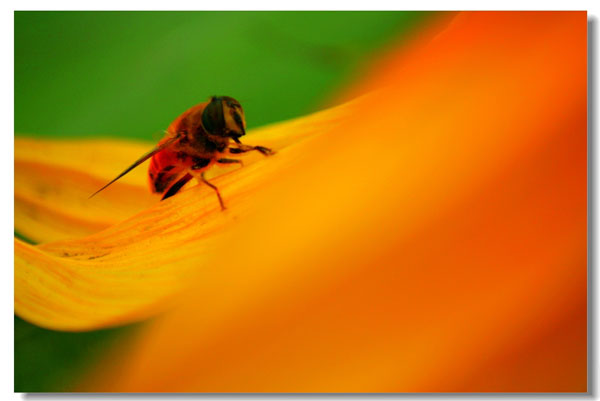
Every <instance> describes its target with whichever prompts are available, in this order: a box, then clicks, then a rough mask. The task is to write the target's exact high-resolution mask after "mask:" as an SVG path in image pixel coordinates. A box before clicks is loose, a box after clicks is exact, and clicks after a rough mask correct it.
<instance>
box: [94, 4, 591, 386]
mask: <svg viewBox="0 0 600 401" xmlns="http://www.w3.org/2000/svg"><path fill="white" fill-rule="evenodd" d="M585 39H586V15H585V13H465V14H461V15H459V17H457V18H456V20H455V21H454V22H453V24H452V25H451V26H450V27H449V29H448V30H447V31H445V32H444V33H443V34H441V35H440V36H439V37H438V38H436V40H435V41H433V42H431V43H430V44H429V45H427V47H426V48H423V49H419V51H418V52H417V53H415V54H414V55H412V56H411V57H410V58H408V59H406V60H405V64H402V68H401V69H399V70H398V71H399V72H398V73H397V74H395V75H392V76H390V78H389V80H390V81H389V83H388V84H387V85H386V86H387V87H388V89H387V90H383V91H382V92H379V93H378V94H377V95H376V96H375V97H370V98H363V99H361V100H360V101H359V102H358V103H357V104H358V105H359V106H360V107H359V108H358V110H357V114H355V115H351V116H350V117H348V120H346V121H345V122H344V123H343V124H341V125H340V126H338V127H334V128H333V129H330V130H328V131H326V132H324V133H323V134H322V135H319V136H315V137H313V138H311V139H308V140H304V141H302V142H301V143H298V144H297V145H294V146H291V147H289V148H288V149H286V150H285V151H282V152H280V154H279V155H278V156H276V157H274V158H272V159H266V160H263V161H261V162H260V163H256V164H255V165H254V166H253V168H252V169H248V170H241V171H240V174H239V175H236V176H235V178H236V179H235V182H229V181H228V179H229V178H231V179H232V180H233V177H234V176H233V174H232V175H231V176H224V177H221V178H222V180H221V181H220V185H223V188H225V189H226V190H225V191H224V192H225V194H224V195H225V198H226V199H229V202H230V212H228V213H234V214H236V215H237V216H238V218H237V219H236V220H235V224H231V225H228V229H227V230H214V231H212V232H209V231H210V230H209V231H207V230H208V229H207V228H200V227H197V226H196V225H195V223H193V224H192V223H190V224H192V226H189V227H181V226H177V228H176V229H177V231H178V234H177V236H178V242H173V251H174V252H180V251H181V249H182V248H187V247H188V246H189V245H190V243H192V244H193V246H195V247H202V248H203V250H202V251H198V252H197V253H194V254H191V253H188V252H183V254H186V255H187V256H186V259H182V262H185V263H191V264H193V263H194V262H192V261H191V260H190V259H194V260H195V261H196V262H195V263H196V265H197V269H196V270H195V271H194V273H195V276H190V278H189V282H190V285H192V286H193V290H192V291H190V292H189V293H188V294H187V295H186V297H185V298H184V301H182V302H181V303H180V304H179V306H178V307H176V308H175V309H173V310H172V311H171V312H169V313H167V314H165V315H164V316H162V317H160V318H157V319H155V320H154V321H153V322H151V323H150V324H149V325H148V326H147V327H146V330H145V331H142V332H141V337H140V338H139V339H138V341H137V342H136V343H135V344H128V346H127V349H125V348H122V349H119V350H117V351H116V352H115V355H114V356H113V358H110V359H108V360H107V362H106V365H104V366H102V367H101V368H102V369H101V370H99V371H98V375H97V376H96V377H95V380H91V381H90V382H89V383H87V386H86V387H84V389H86V390H88V391H89V390H92V391H101V390H112V391H150V392H159V391H160V392H162V391H169V392H172V391H192V392H226V391H232V392H340V391H343V392H396V391H403V392H420V391H428V392H439V391H442V392H446V391H510V392H529V391H536V392H538V391H567V392H582V391H585V390H586V40H585ZM245 174H249V175H251V176H252V178H253V181H250V180H249V181H246V179H245ZM250 182H252V185H249V186H248V187H247V188H245V190H244V189H242V187H244V186H246V185H247V184H250ZM201 193H206V191H202V189H201V188H195V189H193V190H190V191H187V192H185V193H184V194H182V196H180V197H177V198H176V199H175V200H174V202H173V203H177V204H178V205H179V206H183V207H184V208H183V209H179V210H180V213H181V215H182V216H186V217H187V219H188V220H186V221H189V219H191V218H192V216H194V213H191V214H190V212H191V211H192V210H196V212H198V210H204V207H206V206H205V205H206V204H205V203H204V202H205V201H206V200H205V199H204V198H200V200H198V201H197V202H196V203H198V202H199V203H201V204H202V206H199V207H198V206H197V205H193V206H191V205H189V204H188V202H189V201H192V197H193V199H194V200H195V199H197V198H196V197H197V196H198V195H200V194H201ZM188 206H189V207H190V209H187V207H188ZM171 212H172V213H176V211H175V209H173V210H171ZM208 213H210V212H208ZM227 216H228V215H227V214H220V215H218V214H217V215H215V216H213V219H214V220H210V221H212V222H213V223H215V222H216V221H218V220H219V219H226V218H227ZM165 217H166V215H165ZM172 218H173V219H176V218H180V216H173V217H172ZM203 224H208V220H207V223H203ZM152 227H155V226H152ZM217 231H218V235H217V234H216V233H217ZM183 233H186V234H185V235H183ZM194 233H195V234H194ZM200 233H206V236H201V235H200ZM174 237H175V235H171V234H169V233H167V232H165V230H163V231H161V232H160V235H156V236H155V238H156V240H157V242H156V246H158V243H161V242H162V241H169V240H172V239H174ZM215 238H216V239H215ZM207 244H209V245H207ZM154 245H155V243H153V244H152V246H154ZM206 246H209V248H210V250H207V252H206V253H204V250H205V248H204V247H206ZM131 252H134V250H133V249H131ZM108 367H110V369H109V368H108Z"/></svg>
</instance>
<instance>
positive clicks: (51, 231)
mask: <svg viewBox="0 0 600 401" xmlns="http://www.w3.org/2000/svg"><path fill="white" fill-rule="evenodd" d="M341 116H342V112H341V111H335V109H332V110H330V111H328V117H327V118H326V119H322V118H321V117H320V114H319V113H316V114H315V115H314V116H313V117H311V118H303V119H301V120H292V121H288V122H286V123H285V128H281V127H280V125H278V124H274V125H272V126H269V127H263V128H260V129H256V130H252V131H250V132H249V135H248V136H247V137H245V142H247V143H261V144H263V145H265V146H271V147H274V148H277V149H279V148H283V147H285V146H287V145H289V144H291V143H294V142H295V141H297V140H299V139H300V138H302V137H306V136H310V135H311V133H314V132H318V131H319V130H321V129H322V128H324V127H327V126H328V125H331V124H335V123H336V121H338V120H339V119H340V118H341ZM324 121H325V122H324ZM153 146H154V145H153V144H151V143H144V142H135V141H127V140H117V139H114V140H89V139H88V140H49V139H34V138H27V137H17V138H15V230H16V231H17V232H18V233H19V234H21V235H23V236H25V237H26V238H28V239H31V240H33V241H34V242H37V243H43V242H49V241H56V240H61V239H68V238H78V237H81V236H84V235H89V234H93V233H96V232H98V231H100V230H102V229H104V228H107V227H110V226H112V225H114V224H116V223H118V222H120V221H123V220H125V219H126V218H128V217H130V216H132V215H134V214H135V213H137V212H139V211H141V210H144V209H146V208H148V207H149V206H151V205H153V204H155V203H157V202H158V200H159V198H158V197H156V196H152V195H151V194H150V193H149V191H148V188H147V184H146V182H147V177H146V175H147V172H146V171H147V167H146V164H144V165H142V166H140V167H138V168H137V169H134V170H133V171H131V172H130V173H129V174H127V175H125V176H124V177H123V178H121V179H120V180H119V181H117V182H115V183H114V184H113V185H112V186H111V187H109V188H108V189H106V190H104V191H103V192H101V193H99V194H98V195H96V196H95V197H93V198H92V199H89V196H90V195H91V194H92V193H94V192H95V191H96V190H97V189H98V188H100V187H101V186H103V185H104V184H106V183H107V182H108V181H110V180H111V179H112V178H114V177H116V176H117V175H118V174H119V173H120V172H121V171H122V170H123V169H125V168H126V167H127V166H129V165H130V164H131V163H132V162H133V161H134V160H136V159H137V158H138V157H139V156H140V155H142V154H144V153H146V152H147V151H148V150H150V149H151V148H152V147H153ZM238 158H240V159H242V160H244V163H245V164H246V165H248V164H249V163H252V162H253V161H254V160H257V159H258V158H260V156H258V155H256V154H252V153H250V154H246V155H240V157H238ZM232 168H235V167H218V166H215V167H214V168H213V169H211V171H209V172H208V174H207V176H208V177H215V176H218V175H221V174H224V173H226V172H228V171H231V170H232Z"/></svg>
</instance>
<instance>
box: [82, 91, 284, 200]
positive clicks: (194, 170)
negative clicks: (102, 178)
mask: <svg viewBox="0 0 600 401" xmlns="http://www.w3.org/2000/svg"><path fill="white" fill-rule="evenodd" d="M245 134H246V120H245V118H244V111H243V109H242V106H241V105H240V103H239V102H238V101H237V100H235V99H234V98H231V97H229V96H213V97H211V98H210V100H209V101H208V102H204V103H200V104H198V105H196V106H193V107H191V108H190V109H188V110H186V111H185V112H184V113H183V114H181V115H180V116H179V117H177V118H176V119H175V120H174V121H173V122H172V123H171V125H169V128H168V129H167V131H166V135H165V137H164V138H163V139H162V140H161V141H160V142H159V143H158V145H157V146H156V147H155V148H154V149H152V150H151V151H150V152H148V153H146V154H145V155H143V156H142V157H140V158H139V159H138V160H136V161H135V163H133V164H132V165H131V166H129V167H128V168H127V169H125V171H123V172H122V173H121V174H119V175H118V176H117V177H116V178H115V179H113V180H112V181H110V182H109V183H108V184H106V185H105V186H103V187H102V188H100V189H99V190H98V191H96V192H95V193H94V194H92V195H91V196H90V198H91V197H92V196H94V195H96V194H97V193H98V192H100V191H102V190H103V189H105V188H106V187H108V186H109V185H111V184H112V183H114V182H115V181H117V180H118V179H119V178H121V177H123V176H124V175H125V174H127V173H128V172H130V171H131V170H133V169H134V168H135V167H137V166H139V165H140V164H141V163H143V162H144V161H146V160H148V159H149V158H152V160H151V161H150V167H149V168H148V181H149V184H150V190H151V191H152V192H153V193H156V194H162V195H163V196H162V199H161V200H165V199H167V198H169V197H171V196H173V195H175V194H176V193H177V192H178V191H179V190H180V189H181V188H182V187H183V186H184V185H185V184H186V183H187V182H188V181H190V180H191V179H192V178H194V177H195V178H197V179H198V181H199V182H202V183H204V184H206V185H208V186H209V187H210V188H212V189H213V190H214V191H215V193H216V194H217V198H218V199H219V204H220V205H221V210H224V209H225V204H224V203H223V198H222V197H221V194H220V193H219V189H218V188H217V187H216V186H215V185H214V184H211V183H210V182H209V181H208V180H207V179H206V178H205V177H204V173H205V172H206V170H208V168H209V167H210V166H212V165H213V164H215V163H220V164H231V163H239V164H242V161H241V160H239V159H230V158H227V157H226V156H227V155H229V154H240V153H245V152H249V151H253V150H256V151H258V152H260V153H262V154H263V155H265V156H269V155H272V154H273V153H274V152H273V151H272V150H271V149H269V148H266V147H264V146H250V145H245V144H243V143H241V141H240V137H242V136H244V135H245ZM231 141H233V143H232V142H231Z"/></svg>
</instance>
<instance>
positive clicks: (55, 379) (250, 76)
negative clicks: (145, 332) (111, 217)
mask: <svg viewBox="0 0 600 401" xmlns="http://www.w3.org/2000/svg"><path fill="white" fill-rule="evenodd" d="M432 16H433V14H432V13H426V12H15V135H17V136H18V135H22V134H27V135H36V136H52V137H71V138H76V137H92V136H95V137H98V136H103V137H126V138H138V139H146V140H149V141H155V140H157V139H159V138H160V137H161V136H162V135H161V131H162V130H164V129H166V127H167V126H168V125H169V123H170V122H171V121H172V120H173V119H174V118H175V117H177V116H178V115H179V114H180V113H181V112H183V111H184V110H186V109H187V108H189V107H190V106H192V105H194V104H197V103H200V102H202V101H205V100H206V99H207V98H208V97H209V96H211V95H228V96H233V97H235V98H237V99H238V100H239V101H240V102H241V103H242V106H243V107H244V110H245V113H246V119H247V123H248V127H249V128H252V127H257V126H261V125H264V124H267V123H271V122H276V121H282V120H286V119H289V118H292V117H297V116H301V115H304V114H306V113H309V112H312V111H316V110H318V109H320V108H321V107H323V105H325V104H326V102H327V100H328V99H331V97H332V96H333V95H334V94H335V93H336V91H339V90H340V89H342V88H344V86H345V85H348V84H349V83H351V82H352V81H353V79H355V78H356V76H358V75H360V72H361V71H362V70H363V69H364V68H366V67H367V66H368V65H369V61H370V60H372V58H373V56H374V55H376V54H377V53H378V52H380V51H381V50H382V49H384V48H385V45H386V44H388V43H392V42H394V43H396V42H397V41H398V40H401V39H402V38H406V37H409V36H410V35H411V34H412V33H413V32H414V31H415V30H417V29H418V28H419V26H420V25H421V24H424V23H426V21H427V20H428V19H430V18H432ZM17 235H18V233H17ZM136 327H137V326H129V327H124V328H117V329H110V330H101V331H95V332H89V333H61V332H54V331H51V330H45V329H41V328H38V327H36V326H33V325H31V324H29V323H27V322H25V321H23V320H21V319H19V318H18V317H15V391H17V392H37V391H43V392H51V391H68V390H70V389H71V388H72V387H73V385H74V383H77V381H78V380H79V379H80V378H81V377H82V376H83V375H84V374H85V373H86V371H87V368H88V367H89V366H92V365H93V363H94V362H96V361H97V360H98V358H100V357H101V355H102V353H103V352H104V351H105V350H106V349H107V348H108V347H110V346H111V345H112V344H114V343H115V342H116V341H124V340H125V339H126V338H127V337H130V336H131V335H134V333H135V330H136Z"/></svg>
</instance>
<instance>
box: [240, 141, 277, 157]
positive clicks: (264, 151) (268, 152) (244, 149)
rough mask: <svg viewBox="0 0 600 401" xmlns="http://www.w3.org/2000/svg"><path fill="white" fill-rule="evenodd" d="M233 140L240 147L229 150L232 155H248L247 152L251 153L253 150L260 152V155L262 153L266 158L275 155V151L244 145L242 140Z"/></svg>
mask: <svg viewBox="0 0 600 401" xmlns="http://www.w3.org/2000/svg"><path fill="white" fill-rule="evenodd" d="M233 140H234V141H235V143H236V144H237V145H238V148H230V149H229V152H230V153H234V154H235V153H246V152H250V151H252V150H256V151H259V152H260V153H262V154H263V155H265V156H270V155H272V154H273V153H275V152H274V151H273V150H271V149H269V148H266V147H264V146H250V145H244V144H243V143H241V142H240V140H239V139H238V138H233Z"/></svg>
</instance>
